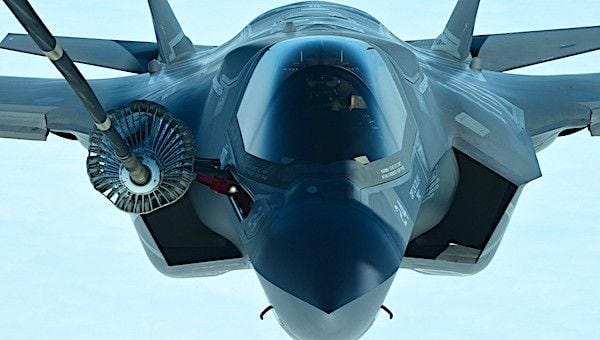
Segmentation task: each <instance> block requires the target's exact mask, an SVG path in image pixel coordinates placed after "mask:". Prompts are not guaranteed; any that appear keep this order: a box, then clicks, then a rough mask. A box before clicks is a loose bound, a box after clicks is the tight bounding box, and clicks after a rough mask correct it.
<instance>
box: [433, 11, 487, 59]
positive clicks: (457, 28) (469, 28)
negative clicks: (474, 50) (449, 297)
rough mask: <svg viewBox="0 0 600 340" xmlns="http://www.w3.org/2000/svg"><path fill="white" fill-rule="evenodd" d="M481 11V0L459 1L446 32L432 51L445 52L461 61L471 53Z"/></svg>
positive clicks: (436, 42) (437, 40) (435, 43)
mask: <svg viewBox="0 0 600 340" xmlns="http://www.w3.org/2000/svg"><path fill="white" fill-rule="evenodd" d="M478 9H479V0H458V3H457V4H456V7H454V11H453V12H452V16H450V20H448V24H446V28H445V29H444V32H442V34H440V35H439V36H438V38H437V39H436V40H435V42H434V43H433V45H432V46H431V49H432V50H433V51H439V52H443V53H445V54H448V55H450V56H452V57H454V58H456V59H458V60H460V61H464V60H466V59H467V58H468V57H469V55H470V53H471V42H472V41H473V28H474V27H475V19H476V18H477V10H478Z"/></svg>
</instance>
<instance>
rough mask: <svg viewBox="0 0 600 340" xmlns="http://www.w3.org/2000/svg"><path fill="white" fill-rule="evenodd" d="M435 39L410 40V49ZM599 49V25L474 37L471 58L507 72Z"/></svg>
mask: <svg viewBox="0 0 600 340" xmlns="http://www.w3.org/2000/svg"><path fill="white" fill-rule="evenodd" d="M434 42H435V40H433V39H428V40H415V41H410V42H409V43H411V44H412V45H413V46H416V47H420V48H431V46H432V45H433V44H434ZM598 49H600V26H594V27H580V28H568V29H557V30H547V31H532V32H519V33H506V34H490V35H477V36H474V37H473V40H472V43H471V56H473V57H479V58H481V68H482V69H484V70H489V71H497V72H503V71H509V70H513V69H517V68H520V67H525V66H531V65H535V64H540V63H544V62H547V61H551V60H556V59H560V58H565V57H570V56H574V55H577V54H581V53H586V52H591V51H595V50H598Z"/></svg>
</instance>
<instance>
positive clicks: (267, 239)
mask: <svg viewBox="0 0 600 340" xmlns="http://www.w3.org/2000/svg"><path fill="white" fill-rule="evenodd" d="M4 2H5V3H6V5H7V6H8V7H9V9H10V10H11V11H12V12H13V13H14V15H15V17H16V18H17V19H18V20H19V22H20V23H21V24H22V25H23V26H24V28H25V29H26V31H27V32H28V33H29V34H28V35H23V34H9V35H8V36H6V38H5V39H4V40H3V41H2V43H1V44H0V47H2V48H5V49H10V50H15V51H21V52H25V53H32V54H38V55H46V56H47V57H48V58H49V59H50V60H51V62H52V63H53V64H54V65H55V66H56V67H57V68H58V70H59V71H60V72H61V73H62V75H63V76H64V80H47V79H31V78H9V77H0V137H6V138H18V139H29V140H45V139H46V138H47V136H48V134H50V133H52V134H55V135H58V136H61V137H64V138H66V139H73V140H78V141H79V142H81V144H82V145H83V146H84V147H86V148H87V149H88V150H89V156H88V159H87V171H88V174H89V177H90V181H91V184H92V186H93V187H94V188H95V189H96V190H97V191H99V192H100V193H101V194H102V195H104V196H106V198H107V199H109V200H110V201H111V202H113V203H114V205H115V206H116V207H117V208H119V209H121V210H124V211H126V212H128V213H131V214H132V215H133V216H134V220H135V228H136V230H137V232H138V233H139V237H140V239H141V241H142V245H143V247H144V249H145V251H146V253H147V255H148V257H149V259H150V261H151V262H152V264H153V265H154V266H155V267H156V268H157V269H158V270H159V271H160V272H161V273H164V274H165V275H168V276H170V277H177V278H189V277H203V276H211V275H219V274H223V273H225V272H228V271H232V270H239V269H246V268H254V270H255V271H256V274H257V275H258V278H259V280H260V282H261V284H262V286H263V288H264V290H265V293H266V295H267V297H268V299H269V301H270V303H271V305H272V306H270V307H269V308H268V309H267V310H265V312H264V313H266V312H268V311H269V310H271V309H273V311H274V314H275V315H276V317H277V319H278V320H279V322H280V324H281V325H282V327H283V328H285V330H286V331H287V332H288V333H289V334H290V336H292V337H294V338H298V339H356V338H359V337H360V336H361V335H362V334H364V333H365V332H366V331H367V330H368V329H369V327H370V326H371V325H372V323H373V321H374V319H375V317H376V315H377V314H378V312H379V311H380V310H384V311H386V312H388V313H389V316H390V317H391V316H392V314H391V311H389V309H387V308H386V307H385V306H384V305H383V304H384V300H385V298H386V294H387V292H388V289H389V288H390V285H391V284H392V281H393V280H394V277H395V276H396V274H397V273H398V270H399V269H400V268H407V269H412V270H415V271H418V272H422V273H426V274H435V275H455V274H474V273H477V272H479V271H480V270H482V269H483V268H485V267H486V266H487V264H488V263H489V262H490V260H491V259H492V257H493V256H494V253H495V251H496V249H497V248H498V245H499V243H500V240H501V238H502V235H503V234H504V232H505V230H506V226H507V224H508V222H509V219H510V216H511V213H512V211H513V209H514V206H515V204H516V202H517V199H518V197H519V194H520V193H521V191H522V189H523V187H524V186H525V185H526V184H527V183H529V182H531V181H533V180H535V179H536V178H538V177H540V176H541V173H540V169H539V166H538V162H537V158H536V152H538V151H540V150H542V149H543V148H545V147H547V146H548V145H549V144H550V143H551V142H552V141H554V140H555V139H556V138H557V137H559V136H566V135H569V134H571V133H573V132H576V131H579V130H582V129H589V131H590V132H591V134H592V135H593V136H598V135H600V74H590V75H574V76H549V77H548V76H546V77H534V76H522V75H513V74H507V73H503V72H504V71H507V70H512V69H516V68H520V67H523V66H528V65H533V64H537V63H542V62H545V61H549V60H554V59H558V58H563V57H567V56H572V55H576V54H580V53H584V52H589V51H593V50H597V49H599V48H600V27H585V28H575V29H561V30H550V31H537V32H523V33H511V34H492V35H484V36H473V27H474V24H475V17H476V14H477V9H478V6H479V1H477V0H459V1H458V3H457V5H456V8H455V9H454V12H453V13H452V15H451V17H450V20H449V22H448V24H447V26H446V28H445V30H444V31H443V32H442V33H441V34H440V35H439V37H438V38H437V39H431V40H422V41H402V40H400V39H399V38H397V37H396V36H395V35H393V34H392V33H391V32H390V31H388V30H387V29H386V28H385V27H384V26H383V25H382V24H381V23H379V22H378V21H377V20H376V19H374V18H373V17H371V16H370V15H368V14H366V13H364V12H361V11H359V10H356V9H353V8H350V7H347V6H342V5H337V4H331V3H326V2H302V3H297V4H292V5H288V6H284V7H281V8H277V9H274V10H271V11H269V12H267V13H265V14H263V15H261V16H259V17H258V18H256V19H255V20H254V21H252V22H251V23H250V24H249V25H248V26H246V28H244V30H243V31H242V32H241V33H239V34H238V35H237V36H236V37H234V38H233V39H232V40H230V41H229V42H227V43H225V44H223V45H221V46H197V45H194V44H193V43H192V41H191V40H190V39H189V38H188V37H187V36H186V35H185V34H184V32H183V31H182V29H181V27H180V25H179V24H178V22H177V20H176V19H175V15H174V14H173V12H172V10H171V7H170V6H169V4H168V3H167V1H166V0H149V1H148V3H149V5H150V10H151V13H152V18H153V22H154V28H155V32H156V38H157V42H156V43H153V42H133V41H117V40H100V39H84V38H69V37H54V36H53V35H52V34H51V33H50V32H49V31H48V29H47V28H46V26H45V25H44V24H43V22H42V21H41V20H40V18H39V17H38V16H37V14H36V13H35V12H34V10H33V8H32V7H31V6H30V5H29V3H28V2H27V1H25V0H4ZM74 62H78V63H84V64H91V65H96V66H101V67H105V68H110V69H116V70H121V71H127V72H131V73H134V74H135V75H132V76H129V77H124V78H118V79H105V80H95V81H90V82H87V81H86V80H85V79H84V78H83V76H82V75H81V73H80V72H79V71H78V69H77V68H76V66H75V64H74ZM49 166H51V165H49ZM264 313H263V314H261V317H263V316H264Z"/></svg>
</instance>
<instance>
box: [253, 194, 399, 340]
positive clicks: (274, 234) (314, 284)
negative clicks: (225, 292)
mask: <svg viewBox="0 0 600 340" xmlns="http://www.w3.org/2000/svg"><path fill="white" fill-rule="evenodd" d="M265 228H266V229H265V230H266V231H265V233H264V238H263V239H262V240H261V242H257V246H256V248H255V249H254V251H253V253H252V254H251V259H252V263H253V265H254V268H255V269H256V271H257V272H258V274H259V276H260V278H261V281H263V287H264V288H265V291H266V293H267V296H268V297H269V299H270V301H271V303H272V304H273V306H274V307H275V311H276V312H277V314H278V315H279V316H280V319H281V320H285V323H286V324H297V323H298V322H297V318H301V319H306V317H307V316H306V315H305V314H302V313H300V312H299V310H297V309H298V308H299V307H298V306H300V305H302V303H300V302H303V303H304V304H308V305H310V306H312V308H313V309H312V312H311V313H308V314H310V315H312V316H313V317H315V318H316V319H322V318H319V317H316V316H318V315H321V316H324V315H327V314H330V315H333V314H335V312H336V311H338V310H341V309H342V307H344V306H345V305H348V304H350V303H352V302H353V301H355V300H357V299H359V298H360V297H362V296H364V295H366V294H368V293H370V292H373V291H375V290H376V289H377V288H378V287H381V286H382V284H383V283H384V282H386V281H387V280H388V279H390V278H391V277H393V275H394V274H395V272H396V271H397V270H398V268H399V266H400V261H401V256H402V252H401V251H400V250H399V249H398V248H397V247H396V246H395V245H394V243H393V242H392V240H391V238H390V237H389V234H388V232H387V229H386V226H385V225H384V224H383V222H381V221H380V220H379V219H378V218H377V217H376V216H375V215H374V214H373V213H372V212H371V211H370V210H369V209H367V208H366V207H364V206H362V205H360V204H358V203H357V202H354V201H343V202H339V203H336V204H331V203H323V202H301V203H294V204H292V205H289V206H286V207H284V208H283V209H282V210H281V211H279V212H278V214H277V216H276V217H275V218H274V219H273V220H272V222H271V223H270V224H269V225H266V226H265ZM275 288H276V289H275ZM279 290H280V291H281V292H280V293H281V294H279V293H277V292H279ZM276 291H277V292H276ZM385 292H387V289H386V290H385ZM278 294H279V295H278ZM278 296H287V297H286V298H278ZM384 298H385V294H383V296H381V298H380V299H377V300H380V301H375V304H374V305H372V306H371V307H370V308H367V309H365V310H363V311H362V312H361V311H356V313H359V314H360V313H366V314H369V315H368V316H366V317H367V319H365V320H370V321H369V322H367V324H370V322H371V321H372V320H373V318H374V312H373V308H375V311H376V310H377V309H378V307H379V305H381V303H382V302H383V299H384ZM291 306H296V308H293V307H291ZM309 309H310V308H309ZM369 310H370V311H371V312H370V313H367V312H368V311H369ZM283 311H287V312H283ZM282 313H283V314H284V315H285V317H282ZM298 313H300V314H298ZM353 313H354V312H353ZM302 315H304V316H302ZM311 318H312V317H311ZM309 319H310V318H309ZM342 319H344V320H350V319H352V318H348V317H344V318H342ZM307 321H308V320H307ZM363 321H364V320H363ZM342 323H343V324H345V327H350V328H352V329H354V328H353V327H354V326H352V325H351V324H347V322H342ZM300 324H301V322H300ZM322 324H323V325H327V324H328V323H327V322H324V323H322ZM363 324H364V322H363ZM288 327H289V326H288Z"/></svg>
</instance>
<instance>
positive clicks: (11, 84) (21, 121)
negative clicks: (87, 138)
mask: <svg viewBox="0 0 600 340" xmlns="http://www.w3.org/2000/svg"><path fill="white" fill-rule="evenodd" d="M147 78H148V76H147V75H139V76H131V77H124V78H116V79H100V80H93V81H90V84H91V86H92V88H93V89H94V90H95V91H96V93H97V94H98V97H99V98H100V100H101V101H102V104H103V106H104V107H105V109H107V110H110V109H115V108H118V107H121V106H123V105H124V104H126V103H128V102H129V101H131V100H133V99H138V98H141V94H142V93H141V92H142V90H143V89H144V86H146V85H145V84H146V83H147ZM93 127H94V125H93V123H92V120H91V118H90V116H89V114H88V113H87V112H86V111H85V110H84V108H83V106H82V104H81V101H80V100H79V98H78V97H77V96H76V95H75V92H73V89H71V87H70V86H69V85H68V83H67V82H66V81H65V80H63V79H41V78H20V77H0V138H17V139H29V140H45V139H46V137H47V135H48V133H49V132H50V131H54V132H68V133H81V134H88V133H89V132H90V131H91V130H92V129H93Z"/></svg>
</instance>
